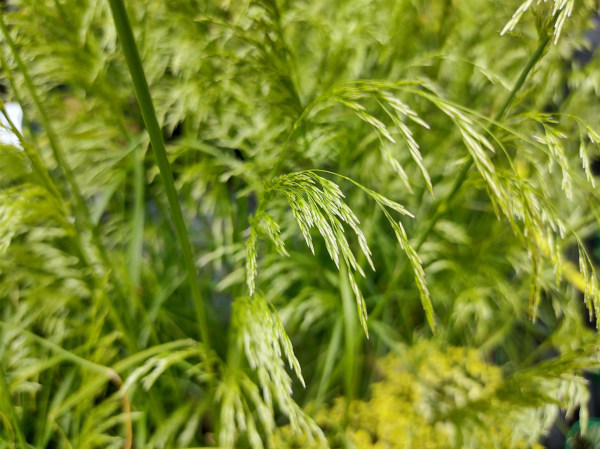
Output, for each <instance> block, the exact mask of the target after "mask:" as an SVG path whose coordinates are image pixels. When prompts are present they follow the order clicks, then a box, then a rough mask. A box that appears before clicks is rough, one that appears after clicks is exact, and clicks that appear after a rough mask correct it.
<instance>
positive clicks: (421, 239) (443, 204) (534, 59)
mask: <svg viewBox="0 0 600 449" xmlns="http://www.w3.org/2000/svg"><path fill="white" fill-rule="evenodd" d="M550 40H551V37H550V36H546V37H544V38H543V39H541V40H540V42H539V44H538V46H537V48H536V50H535V52H534V53H533V54H532V55H531V57H530V58H529V60H528V61H527V64H526V65H525V67H523V70H521V73H520V75H519V77H518V78H517V80H516V82H515V84H514V86H513V88H512V90H511V91H510V93H509V94H508V96H507V97H506V100H505V101H504V103H503V104H502V106H501V108H500V109H499V110H498V112H497V113H496V115H495V116H494V118H493V119H492V126H490V128H489V129H488V132H489V133H491V132H492V131H493V130H494V128H495V125H494V124H493V123H497V122H499V121H500V120H501V119H502V117H504V115H505V114H506V113H507V111H508V110H509V109H510V106H511V105H512V104H513V102H514V101H515V98H516V97H517V93H518V92H519V90H521V88H522V87H523V84H525V81H526V80H527V78H528V76H529V74H530V73H531V71H532V70H533V68H534V67H535V65H536V64H537V63H538V62H539V61H540V59H541V58H542V56H543V54H544V52H545V51H546V48H547V47H548V45H549V44H550ZM473 163H474V162H473V159H472V158H470V159H469V160H468V161H467V162H465V164H464V165H463V166H462V168H461V170H460V172H459V174H458V176H457V177H456V178H455V180H454V183H453V184H452V187H451V188H450V190H449V192H448V193H447V194H446V196H444V197H443V198H442V199H441V200H440V201H439V202H438V203H437V205H436V206H434V207H435V209H434V212H433V215H432V216H431V218H430V219H429V221H428V222H427V224H426V225H425V227H424V228H423V231H422V232H421V233H420V234H419V236H418V237H417V243H416V244H415V246H414V249H415V251H419V249H420V248H421V246H422V245H423V243H425V240H426V239H427V237H428V236H429V233H430V232H431V231H432V230H433V228H434V227H435V225H436V223H437V222H438V220H439V219H440V218H441V217H442V216H443V215H444V214H445V213H446V211H447V210H448V207H449V205H450V203H451V202H452V200H453V199H454V197H455V196H456V194H457V193H458V191H459V190H460V188H461V187H462V185H463V183H464V182H465V181H466V179H467V175H468V173H469V170H470V169H471V167H472V166H473ZM407 266H408V262H407V261H405V262H404V263H403V264H402V265H401V266H400V269H399V270H396V272H395V273H396V274H395V276H394V277H393V278H392V280H391V281H390V282H389V284H388V285H389V286H392V285H395V284H396V283H397V282H398V280H399V279H400V278H401V277H402V276H403V274H404V271H405V270H406V268H407ZM390 297H391V295H390V290H389V289H388V291H387V293H386V295H385V296H384V297H383V298H382V299H381V300H380V301H379V302H378V303H377V306H376V307H375V309H374V310H373V312H372V313H371V316H373V317H378V316H379V315H380V314H381V312H383V308H384V306H385V304H387V301H388V300H389V298H390Z"/></svg>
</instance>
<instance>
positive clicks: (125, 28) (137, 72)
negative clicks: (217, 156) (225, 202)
mask: <svg viewBox="0 0 600 449" xmlns="http://www.w3.org/2000/svg"><path fill="white" fill-rule="evenodd" d="M109 4H110V9H111V12H112V16H113V20H114V22H115V28H116V30H117V36H118V37H119V41H120V43H121V48H122V50H123V53H124V55H125V61H126V63H127V67H128V69H129V74H130V76H131V80H132V83H133V89H134V91H135V96H136V98H137V101H138V104H139V106H140V110H141V113H142V118H143V120H144V124H145V126H146V130H147V131H148V135H149V136H150V142H151V143H152V149H153V150H154V155H155V156H156V161H157V164H158V168H159V170H160V176H161V180H162V183H163V186H164V188H165V192H166V195H167V200H168V202H169V209H170V212H171V218H172V220H173V224H174V226H175V232H176V234H177V239H178V240H179V245H180V247H181V252H182V256H183V262H184V264H185V268H186V270H187V275H188V281H189V283H190V289H191V293H192V299H193V301H194V305H195V308H196V314H197V319H198V325H199V327H200V335H201V338H202V340H203V342H204V343H205V344H206V345H207V346H209V345H210V344H209V342H210V340H209V333H208V322H207V320H206V312H205V309H204V301H203V299H202V293H201V290H200V284H199V282H198V277H197V274H196V266H195V264H194V258H193V255H192V247H191V244H190V240H189V237H188V233H187V229H186V226H185V222H184V220H183V214H182V212H181V205H180V204H179V199H178V197H177V191H176V189H175V183H174V181H173V172H172V170H171V165H170V164H169V160H168V158H167V150H166V148H165V143H164V140H163V135H162V129H161V127H160V126H159V124H158V120H157V118H156V112H155V110H154V105H153V103H152V97H151V96H150V90H149V88H148V82H147V81H146V76H145V74H144V68H143V66H142V61H141V59H140V55H139V53H138V49H137V46H136V43H135V39H134V37H133V32H132V30H131V25H130V24H129V18H128V17H127V11H126V9H125V5H124V4H123V0H109Z"/></svg>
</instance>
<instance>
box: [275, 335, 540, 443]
mask: <svg viewBox="0 0 600 449" xmlns="http://www.w3.org/2000/svg"><path fill="white" fill-rule="evenodd" d="M378 368H379V370H378V372H379V376H380V380H379V381H378V382H375V383H374V384H373V386H372V390H371V392H372V394H371V398H370V399H369V400H367V401H353V402H351V403H350V406H349V410H348V412H347V413H346V402H345V400H344V399H343V398H337V399H336V400H335V401H334V404H333V406H332V407H331V408H330V409H326V410H322V411H321V412H320V413H319V415H318V416H317V421H318V422H319V424H320V425H322V426H323V427H324V428H326V429H329V430H332V432H331V434H330V435H328V437H329V443H330V446H331V447H352V446H355V447H356V448H357V449H412V448H415V449H416V448H419V449H451V448H460V449H464V448H470V447H473V448H485V447H502V448H507V449H509V448H517V447H518V448H523V447H527V445H526V444H525V443H524V441H523V439H522V438H519V436H518V435H514V432H513V429H512V428H511V427H510V426H509V425H507V424H506V423H500V422H498V421H496V420H495V419H494V418H493V417H492V416H489V414H486V412H485V408H483V409H481V411H479V410H478V407H479V404H481V403H489V401H491V402H492V403H493V402H494V401H495V397H496V391H497V389H498V388H499V386H500V385H501V383H502V372H501V370H500V369H499V368H498V367H497V366H494V365H491V364H488V363H485V361H484V360H483V359H482V357H481V355H480V353H479V352H478V351H476V350H474V349H468V348H463V347H446V348H440V347H438V346H437V345H435V344H433V343H431V342H422V343H419V344H417V345H415V346H413V347H411V348H409V349H406V350H404V351H402V352H401V353H390V354H388V355H387V356H385V357H383V358H381V359H380V360H379V362H378ZM466 415H468V416H469V419H464V416H466ZM345 419H347V420H348V421H347V423H348V425H347V428H346V431H345V434H344V435H343V436H340V434H339V433H337V434H336V431H335V430H334V429H341V428H342V426H343V424H342V423H344V422H345ZM464 422H467V423H470V424H473V425H468V426H467V425H465V426H462V424H463V423H464ZM343 440H346V441H345V444H342V442H343ZM277 441H278V444H279V445H278V446H277V447H282V448H283V447H288V448H308V449H321V446H319V445H316V444H310V443H309V442H306V441H298V440H296V439H294V437H293V436H292V432H291V431H290V429H289V428H283V429H280V431H279V435H278V440H277ZM348 443H350V444H348ZM540 448H541V446H538V445H535V446H534V449H540Z"/></svg>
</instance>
